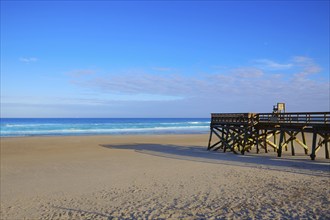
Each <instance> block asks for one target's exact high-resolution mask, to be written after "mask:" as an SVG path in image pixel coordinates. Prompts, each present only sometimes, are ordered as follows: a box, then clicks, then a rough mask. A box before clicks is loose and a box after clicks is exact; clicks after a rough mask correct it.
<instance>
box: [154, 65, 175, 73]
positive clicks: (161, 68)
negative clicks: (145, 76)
mask: <svg viewBox="0 0 330 220" xmlns="http://www.w3.org/2000/svg"><path fill="white" fill-rule="evenodd" d="M151 69H152V70H156V71H160V72H168V71H173V70H174V69H173V68H171V67H160V66H158V67H152V68H151Z"/></svg>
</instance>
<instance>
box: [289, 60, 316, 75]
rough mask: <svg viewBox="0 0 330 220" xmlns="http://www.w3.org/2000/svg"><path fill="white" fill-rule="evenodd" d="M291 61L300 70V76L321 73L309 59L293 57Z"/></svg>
mask: <svg viewBox="0 0 330 220" xmlns="http://www.w3.org/2000/svg"><path fill="white" fill-rule="evenodd" d="M292 61H293V62H294V64H295V65H296V66H298V67H300V68H302V70H301V72H300V74H302V75H309V74H315V73H319V72H321V71H322V68H321V67H320V66H319V65H318V64H316V63H315V61H314V60H313V59H312V58H310V57H305V56H295V57H293V58H292Z"/></svg>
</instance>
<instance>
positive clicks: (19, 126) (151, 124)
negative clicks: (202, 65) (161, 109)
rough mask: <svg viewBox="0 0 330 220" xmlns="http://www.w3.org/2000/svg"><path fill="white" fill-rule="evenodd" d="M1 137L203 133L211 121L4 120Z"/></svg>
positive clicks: (143, 119) (116, 119)
mask: <svg viewBox="0 0 330 220" xmlns="http://www.w3.org/2000/svg"><path fill="white" fill-rule="evenodd" d="M0 120H1V126H0V128H1V130H0V136H1V137H18V136H69V135H125V134H203V133H208V132H209V125H210V119H209V118H1V119H0Z"/></svg>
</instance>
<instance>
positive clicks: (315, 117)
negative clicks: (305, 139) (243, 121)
mask: <svg viewBox="0 0 330 220" xmlns="http://www.w3.org/2000/svg"><path fill="white" fill-rule="evenodd" d="M257 121H258V123H277V124H305V125H330V112H290V113H278V114H273V113H259V114H257Z"/></svg>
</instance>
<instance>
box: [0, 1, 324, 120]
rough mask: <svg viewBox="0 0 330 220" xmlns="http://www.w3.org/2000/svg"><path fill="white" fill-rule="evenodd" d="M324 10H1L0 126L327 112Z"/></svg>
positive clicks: (319, 6)
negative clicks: (29, 120) (277, 108)
mask: <svg viewBox="0 0 330 220" xmlns="http://www.w3.org/2000/svg"><path fill="white" fill-rule="evenodd" d="M329 8H330V6H329V1H317V0H311V1H295V0H291V1H3V0H2V1H1V117H110V118H111V117H209V116H210V113H211V112H217V113H226V112H234V113H235V112H271V111H272V108H273V105H275V104H276V103H278V102H285V103H286V111H287V112H296V111H299V112H302V111H303V112H304V111H330V104H329V102H330V101H329V99H330V79H329V78H330V77H329V38H330V36H329V29H330V25H329V20H330V19H329Z"/></svg>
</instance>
